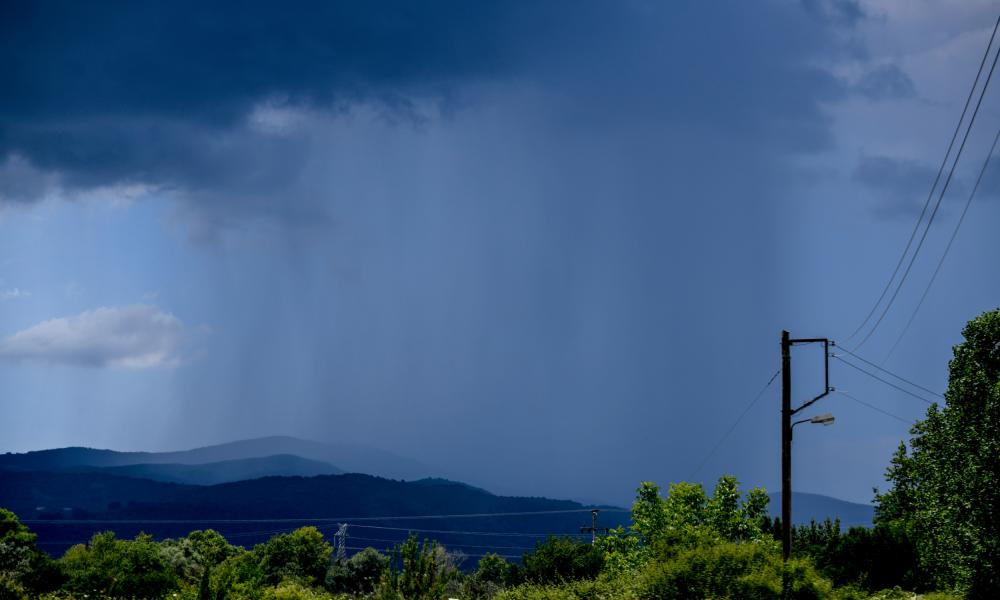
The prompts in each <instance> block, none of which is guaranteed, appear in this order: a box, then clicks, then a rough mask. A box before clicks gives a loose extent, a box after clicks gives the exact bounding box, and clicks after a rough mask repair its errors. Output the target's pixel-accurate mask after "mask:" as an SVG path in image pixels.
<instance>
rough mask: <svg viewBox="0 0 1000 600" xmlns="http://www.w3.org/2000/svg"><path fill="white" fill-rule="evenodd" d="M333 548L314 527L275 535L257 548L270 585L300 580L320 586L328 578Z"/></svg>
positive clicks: (266, 580)
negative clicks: (327, 573) (327, 572)
mask: <svg viewBox="0 0 1000 600" xmlns="http://www.w3.org/2000/svg"><path fill="white" fill-rule="evenodd" d="M332 552H333V548H331V547H330V544H329V543H327V541H326V539H325V538H324V537H323V534H322V533H320V532H319V530H317V529H316V528H315V527H300V528H299V529H296V530H295V531H293V532H291V533H283V534H279V535H276V536H274V537H272V538H271V539H269V540H268V541H267V542H265V543H263V544H260V545H259V546H257V547H256V548H254V550H253V553H254V554H255V555H256V556H257V557H259V561H260V568H261V572H262V573H263V574H264V580H265V582H267V583H268V584H270V585H276V584H278V583H281V581H282V580H284V579H299V580H302V581H304V582H305V583H307V584H308V585H319V584H321V583H322V582H323V580H324V578H325V577H326V570H327V567H328V566H329V564H330V554H332Z"/></svg>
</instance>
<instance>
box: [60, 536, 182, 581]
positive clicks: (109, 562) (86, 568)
mask: <svg viewBox="0 0 1000 600" xmlns="http://www.w3.org/2000/svg"><path fill="white" fill-rule="evenodd" d="M60 562H61V563H62V565H63V569H64V571H65V573H66V575H67V577H68V581H67V583H66V588H67V589H68V590H69V591H72V592H77V593H81V594H84V593H92V592H94V591H97V592H99V593H104V594H107V595H109V596H113V597H129V598H131V597H138V598H163V597H164V596H166V595H167V594H168V593H169V592H172V591H173V590H175V589H176V588H177V577H176V575H174V572H173V569H172V568H171V567H170V565H169V564H168V563H167V561H166V560H164V558H163V557H162V555H161V553H160V545H159V544H157V543H156V542H155V541H154V540H153V538H152V537H150V536H148V535H145V534H139V535H138V536H136V538H135V539H134V540H119V539H117V538H115V534H114V533H112V532H110V531H109V532H105V533H98V534H95V535H94V537H92V538H91V540H90V543H89V544H88V545H86V546H85V545H83V544H78V545H76V546H73V547H72V548H70V549H69V550H67V551H66V554H65V555H64V556H63V558H62V560H61V561H60Z"/></svg>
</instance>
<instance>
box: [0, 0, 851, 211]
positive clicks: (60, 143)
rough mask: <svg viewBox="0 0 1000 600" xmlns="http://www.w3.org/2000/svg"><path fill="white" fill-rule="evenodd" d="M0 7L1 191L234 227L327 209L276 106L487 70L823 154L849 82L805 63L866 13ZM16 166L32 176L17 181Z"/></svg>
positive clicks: (388, 101)
mask: <svg viewBox="0 0 1000 600" xmlns="http://www.w3.org/2000/svg"><path fill="white" fill-rule="evenodd" d="M851 7H854V8H853V9H852V8H851ZM0 11H2V13H0V75H2V79H3V82H4V87H5V89H6V90H7V91H6V92H5V93H4V94H2V95H0V158H3V157H6V158H5V160H6V162H5V163H0V164H6V165H7V167H6V171H5V175H7V176H5V177H0V202H2V201H12V200H19V201H22V202H23V201H25V200H26V199H29V198H30V197H31V195H30V191H31V190H35V191H36V192H37V193H38V196H40V195H41V193H42V191H44V190H48V189H51V187H52V186H53V185H58V186H61V187H62V188H64V189H66V190H69V191H73V190H87V189H92V188H97V187H101V186H108V185H116V184H137V183H138V184H146V185H151V186H155V187H158V188H161V189H164V190H166V191H168V192H173V193H175V194H176V195H177V196H178V197H180V198H181V199H182V200H184V201H185V203H186V205H187V206H191V207H195V208H198V207H199V206H200V207H208V206H211V207H213V210H212V214H211V215H210V216H209V218H208V220H210V221H219V222H221V221H224V220H225V219H226V218H227V216H228V215H229V214H230V213H240V212H249V213H252V214H263V215H270V214H280V215H281V216H283V217H289V216H291V217H293V218H305V219H306V220H315V219H316V218H317V216H318V215H319V214H320V213H321V212H322V209H321V208H318V207H321V206H322V204H323V201H322V199H319V200H318V199H317V198H315V196H316V193H315V191H314V192H313V193H312V194H311V197H310V198H307V199H305V200H303V197H302V196H303V192H302V191H301V190H302V188H303V187H305V188H311V186H308V185H306V186H301V185H297V179H298V178H299V177H300V175H301V165H302V163H303V154H304V153H305V152H307V151H308V147H309V143H308V140H307V139H306V138H308V133H303V132H297V133H295V132H293V133H288V132H281V133H278V134H276V133H274V132H267V131H260V130H259V129H255V128H253V127H251V126H249V125H248V117H249V115H251V113H252V111H253V110H254V109H255V107H260V106H261V105H262V104H271V105H274V106H277V107H278V108H280V109H282V110H292V111H311V112H312V113H313V114H316V113H319V114H323V113H327V114H328V113H329V112H331V111H333V112H334V114H336V113H337V111H344V110H349V109H350V107H351V106H354V105H356V104H377V105H379V106H381V107H382V108H383V110H385V111H387V112H391V113H397V114H412V113H413V112H414V108H413V107H414V105H415V103H419V102H421V101H424V100H430V101H432V102H437V103H438V106H439V107H440V106H442V105H448V104H449V103H452V101H453V100H454V101H455V102H456V103H457V105H459V106H460V105H461V100H456V98H457V96H459V95H460V93H461V90H462V89H464V88H466V87H468V86H469V85H474V84H476V83H495V82H503V83H507V84H513V85H516V84H517V83H519V82H520V83H524V82H527V83H526V85H531V86H535V87H540V88H545V89H548V90H556V94H555V95H556V96H559V97H560V98H561V100H560V102H562V103H564V106H558V107H557V108H556V110H559V111H561V112H564V113H565V118H567V119H569V120H574V119H575V120H577V121H578V122H579V124H580V126H588V125H590V124H591V123H593V122H595V120H597V119H595V116H596V117H597V118H598V119H599V120H602V121H604V122H605V123H607V124H609V125H611V126H613V125H614V123H615V120H616V119H619V120H624V121H634V120H637V119H638V120H649V121H655V122H659V123H675V124H676V125H677V126H678V127H683V128H691V127H698V128H708V129H712V130H715V131H717V132H718V135H721V136H731V137H733V138H741V139H744V140H746V139H752V140H754V141H755V143H758V144H760V145H761V146H762V147H764V146H766V147H768V148H770V149H772V150H779V151H781V150H816V149H819V148H822V147H824V146H825V145H826V144H828V143H829V134H828V128H827V126H828V123H827V120H826V118H825V116H824V114H823V111H822V109H821V106H822V103H823V102H828V101H830V100H831V99H834V98H837V97H839V96H840V95H841V94H842V93H843V91H844V90H843V86H842V85H841V84H840V83H839V82H838V81H837V80H836V79H835V78H833V77H832V76H831V75H830V74H829V73H827V72H825V71H823V70H821V69H818V68H815V67H810V66H807V62H808V60H807V59H808V58H809V57H812V56H818V55H829V54H830V53H831V52H832V53H835V52H837V51H838V47H837V43H836V42H834V41H833V36H832V34H831V31H832V30H833V29H834V28H836V27H838V26H841V25H842V24H843V23H844V22H845V21H846V22H853V21H854V20H856V19H857V18H859V17H858V16H857V15H856V14H855V13H856V5H855V4H853V3H849V2H847V3H845V2H815V1H814V2H807V3H804V4H803V5H785V4H781V3H775V4H761V5H754V6H752V7H750V6H748V5H747V4H746V3H742V2H734V3H730V4H729V5H705V4H703V3H697V2H693V3H671V4H667V5H659V4H644V3H617V2H587V3H575V2H499V3H467V2H460V1H457V0H455V1H451V0H442V1H439V2H433V3H412V2H407V1H404V0H384V1H380V2H364V3H356V2H294V3H291V4H277V3H272V2H250V3H231V4H228V5H224V7H222V8H220V5H218V4H212V5H206V4H204V3H195V2H170V3H149V4H146V3H135V2H105V3H80V2H35V3H32V2H10V3H5V4H4V5H3V8H2V9H0ZM858 14H860V13H858ZM851 15H855V16H853V17H852V16H851ZM848 17H850V18H848ZM762 31H767V35H761V32H762ZM442 101H443V104H442ZM307 129H308V128H307ZM723 143H725V142H723ZM15 167H16V168H17V169H20V170H21V171H24V172H25V173H27V174H28V175H31V177H33V179H31V180H30V181H27V182H24V181H20V180H19V179H18V178H17V177H11V176H9V175H10V173H11V172H12V170H13V169H14V168H15ZM26 169H27V170H26ZM25 177H27V175H25ZM41 183H45V184H46V185H44V186H43V185H41ZM279 194H280V197H281V201H280V202H281V203H282V206H280V207H279V206H275V204H276V202H277V201H276V200H275V198H276V197H277V196H278V195H279ZM305 195H310V194H305Z"/></svg>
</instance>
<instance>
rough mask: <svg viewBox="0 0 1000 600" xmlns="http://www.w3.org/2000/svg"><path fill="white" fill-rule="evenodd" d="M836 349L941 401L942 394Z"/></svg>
mask: <svg viewBox="0 0 1000 600" xmlns="http://www.w3.org/2000/svg"><path fill="white" fill-rule="evenodd" d="M837 348H839V349H841V350H843V351H844V352H846V353H848V354H850V355H851V356H853V357H854V358H856V359H858V360H860V361H861V362H863V363H865V364H866V365H868V366H870V367H874V368H876V369H878V370H879V371H882V372H883V373H886V374H887V375H892V376H893V377H895V378H896V379H898V380H900V381H902V382H904V383H908V384H910V385H912V386H913V387H915V388H917V389H920V390H923V391H925V392H927V393H928V394H932V395H934V396H937V397H939V398H942V399H943V398H944V394H941V393H939V392H935V391H934V390H929V389H927V388H925V387H924V386H922V385H919V384H916V383H913V382H912V381H910V380H909V379H907V378H905V377H902V376H901V375H896V374H895V373H893V372H892V371H890V370H889V369H886V368H885V367H881V366H879V365H876V364H875V363H873V362H872V361H870V360H868V359H866V358H864V357H861V356H858V355H857V354H855V353H854V352H851V351H850V350H848V349H847V348H845V347H843V346H837ZM834 356H836V355H834Z"/></svg>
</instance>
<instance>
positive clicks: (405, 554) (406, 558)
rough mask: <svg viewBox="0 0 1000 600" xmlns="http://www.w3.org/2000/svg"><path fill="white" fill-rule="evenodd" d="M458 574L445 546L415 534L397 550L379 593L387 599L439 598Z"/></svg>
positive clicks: (432, 599) (416, 599) (437, 599)
mask: <svg viewBox="0 0 1000 600" xmlns="http://www.w3.org/2000/svg"><path fill="white" fill-rule="evenodd" d="M458 576H459V573H458V569H456V568H455V565H454V563H453V561H452V559H451V557H449V555H448V553H447V552H446V551H445V549H444V548H443V547H442V546H441V545H439V544H438V543H437V542H429V541H424V542H423V543H420V542H418V541H417V538H416V537H415V536H412V535H411V536H410V537H409V539H407V540H406V541H405V542H403V543H402V544H400V545H398V546H396V548H395V549H394V550H393V552H392V558H391V559H390V562H389V569H388V570H387V571H386V573H385V574H384V575H383V577H382V581H381V582H380V584H379V587H378V595H377V596H378V598H382V599H385V600H399V599H402V600H439V599H440V598H441V597H442V596H443V594H444V592H445V590H446V589H447V587H448V584H449V583H451V582H452V581H454V580H455V579H457V578H458Z"/></svg>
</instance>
